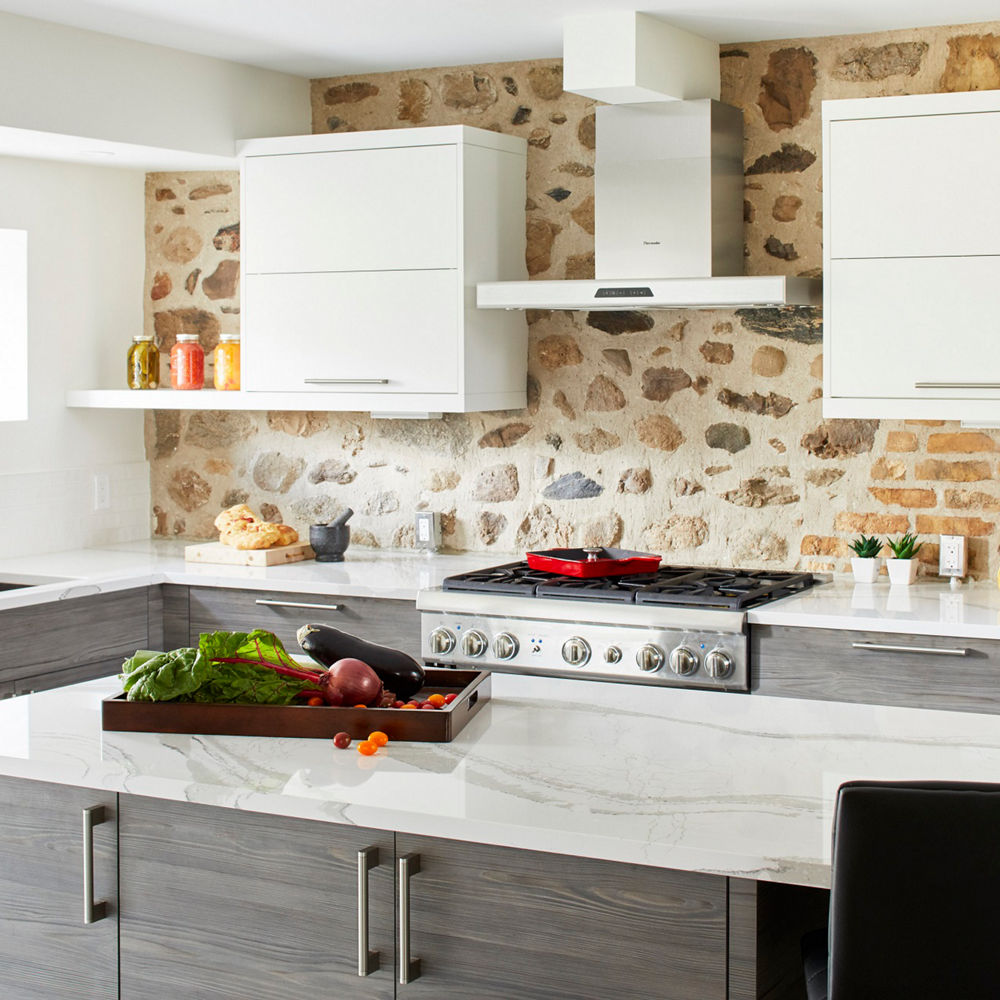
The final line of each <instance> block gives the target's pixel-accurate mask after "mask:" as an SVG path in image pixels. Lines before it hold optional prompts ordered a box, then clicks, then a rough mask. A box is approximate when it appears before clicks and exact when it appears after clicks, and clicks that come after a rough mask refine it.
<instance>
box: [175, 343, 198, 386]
mask: <svg viewBox="0 0 1000 1000" xmlns="http://www.w3.org/2000/svg"><path fill="white" fill-rule="evenodd" d="M204 385H205V351H204V349H203V348H202V346H201V343H200V342H199V340H198V334H196V333H179V334H178V335H177V343H175V344H174V346H173V347H172V348H170V386H171V388H173V389H201V388H203V387H204Z"/></svg>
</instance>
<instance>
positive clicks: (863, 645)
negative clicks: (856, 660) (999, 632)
mask: <svg viewBox="0 0 1000 1000" xmlns="http://www.w3.org/2000/svg"><path fill="white" fill-rule="evenodd" d="M851 645H852V646H853V647H854V648H855V649H870V650H873V651H875V652H878V653H937V654H938V655H939V656H968V655H969V651H968V650H967V649H938V648H936V647H934V646H890V645H888V644H887V643H884V642H852V643H851Z"/></svg>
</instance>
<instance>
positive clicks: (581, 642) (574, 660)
mask: <svg viewBox="0 0 1000 1000" xmlns="http://www.w3.org/2000/svg"><path fill="white" fill-rule="evenodd" d="M562 658H563V659H564V660H565V661H566V662H567V663H568V664H569V665H570V666H571V667H582V666H584V665H585V664H586V663H587V661H588V660H589V659H590V644H589V643H588V642H587V640H586V639H581V638H580V637H579V636H578V635H574V636H573V638H572V639H567V640H566V641H565V642H564V643H563V646H562Z"/></svg>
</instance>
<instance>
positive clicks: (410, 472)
mask: <svg viewBox="0 0 1000 1000" xmlns="http://www.w3.org/2000/svg"><path fill="white" fill-rule="evenodd" d="M720 59H721V68H722V79H723V92H722V99H723V100H724V101H727V102H728V103H731V104H734V105H737V106H739V107H740V108H742V109H743V112H744V119H745V127H746V151H745V173H746V185H745V205H744V218H745V240H746V243H745V255H746V270H747V273H752V274H790V275H819V274H820V269H821V263H822V221H823V220H822V217H821V202H822V199H821V164H820V159H821V157H820V101H821V100H823V99H824V98H841V97H865V96H881V95H887V94H904V93H926V92H933V91H946V90H947V91H955V90H972V89H986V88H1000V22H997V23H993V24H986V25H977V26H971V27H970V26H966V27H952V28H921V29H915V30H912V31H894V32H886V33H880V34H876V35H864V36H851V37H838V38H821V39H797V40H791V41H782V42H762V43H753V44H733V45H723V46H722V47H721V49H720ZM561 81H562V73H561V64H560V62H559V61H558V60H541V61H535V62H521V63H509V64H495V65H484V66H458V67H448V68H443V69H430V70H414V71H404V72H396V73H381V74H375V75H370V76H364V77H358V78H339V79H328V80H316V81H314V82H313V87H312V113H313V130H314V131H315V132H326V131H334V132H345V131H353V130H357V129H378V128H400V127H410V126H421V125H445V124H468V125H475V126H479V127H482V128H487V129H493V130H497V131H502V132H509V133H511V134H514V135H520V136H523V137H524V138H525V139H526V140H527V142H528V198H527V203H526V205H525V231H526V236H527V258H526V260H527V267H528V271H529V273H530V275H531V276H532V277H537V278H581V277H591V276H592V275H593V268H594V244H593V232H594V186H593V173H594V146H595V123H594V105H593V102H591V101H589V100H586V99H584V98H582V97H579V96H577V95H575V94H568V93H564V92H563V90H562V82H561ZM238 180H239V179H238V176H237V175H236V174H234V173H220V174H204V173H198V174H194V173H189V174H179V175H178V174H153V175H150V176H149V177H148V179H147V199H146V203H147V231H146V237H147V275H146V288H145V295H146V298H145V301H146V327H147V330H149V331H150V332H155V333H156V335H157V337H158V339H159V341H160V345H161V348H164V349H166V350H168V349H169V346H170V344H171V343H172V342H173V338H174V337H175V336H176V334H177V333H179V332H182V331H184V332H187V331H190V332H196V333H198V334H199V335H200V336H201V339H202V342H203V344H204V345H205V347H206V348H207V349H210V348H211V347H212V346H214V344H215V342H216V340H217V338H218V336H219V335H220V333H223V332H227V331H235V330H237V329H238V327H239V289H238V287H237V285H238V275H239V272H238V259H239V249H240V242H239V218H238V204H239V199H238ZM526 319H527V322H528V324H529V327H530V348H529V350H530V354H529V376H528V400H529V402H528V406H527V408H526V409H525V410H523V411H517V412H504V413H477V414H466V415H448V416H445V417H444V419H442V420H439V421H430V422H426V421H373V420H372V419H371V417H370V415H368V414H363V413H228V412H227V413H209V412H193V413H176V412H166V411H164V412H160V413H155V414H153V413H151V414H149V415H148V416H147V424H146V436H147V447H148V454H149V458H150V461H151V464H152V469H153V503H154V509H153V517H154V531H155V533H156V534H157V535H161V536H181V537H190V538H203V537H208V536H210V535H212V534H213V528H212V520H213V518H214V517H215V515H216V513H217V512H218V511H219V509H221V508H222V507H225V506H227V505H230V504H232V503H237V502H243V501H246V502H248V503H250V504H251V505H252V506H254V507H256V508H257V509H258V510H259V511H260V512H261V513H262V514H263V515H264V516H265V517H268V518H270V519H283V520H285V521H287V522H291V523H294V524H296V525H297V526H298V527H300V528H303V527H305V526H307V525H308V524H310V523H311V522H314V521H318V520H326V519H328V518H330V517H332V516H334V515H335V514H336V513H337V512H338V511H340V510H342V509H343V508H344V507H345V506H348V505H349V506H351V507H353V508H354V509H355V510H356V511H357V512H358V513H357V516H356V517H355V519H354V521H353V522H352V526H353V528H354V532H353V541H354V543H355V544H356V545H370V546H409V545H412V544H413V512H414V510H415V509H418V508H430V509H435V510H440V511H441V512H442V513H443V515H444V516H443V530H444V539H445V542H446V544H447V545H449V546H451V547H453V548H456V549H481V550H484V552H485V551H488V550H491V549H495V550H500V551H503V550H523V549H525V548H527V547H544V546H552V545H566V544H570V543H581V542H589V543H603V544H609V545H610V544H620V545H623V546H627V547H630V548H638V549H646V550H650V551H655V552H661V553H663V554H664V555H665V556H666V557H667V558H668V559H669V560H672V561H675V562H697V563H702V564H711V563H723V564H743V565H750V566H766V567H775V568H793V567H804V568H815V569H820V570H844V569H846V568H847V565H848V564H847V558H848V556H849V552H848V550H847V542H848V541H849V539H850V538H851V536H852V535H855V534H857V533H859V532H862V531H863V532H865V533H872V532H875V533H878V534H881V535H886V534H889V535H895V534H899V533H902V532H904V531H907V530H910V531H916V532H918V533H920V534H922V535H925V536H927V537H928V540H929V542H930V544H925V546H924V548H923V550H922V551H921V553H920V558H921V561H922V562H923V563H924V569H925V571H927V572H934V570H935V568H936V565H937V545H936V538H935V536H936V535H937V534H938V533H940V532H954V533H958V534H964V535H968V536H969V537H970V552H971V567H972V572H973V574H974V575H976V576H984V575H986V574H992V573H994V572H995V571H996V569H997V565H998V560H997V554H996V541H995V536H996V526H997V520H998V514H1000V490H998V489H997V486H996V483H995V479H996V474H997V458H998V456H997V450H998V441H1000V437H998V435H997V434H996V433H995V432H992V431H985V432H984V431H963V430H961V429H960V428H959V427H958V425H956V424H942V423H939V422H934V421H907V422H905V423H904V422H901V421H874V420H839V421H825V420H824V419H823V417H822V412H821V380H822V366H823V358H822V353H821V350H822V348H821V340H822V316H821V314H820V311H819V310H814V309H799V310H788V311H784V310H766V309H765V310H716V311H708V312H701V311H693V312H681V311H676V312H654V313H645V312H627V311H626V312H618V313H590V314H587V313H582V312H572V313H571V312H549V311H534V312H529V313H528V314H527V317H526ZM859 363H863V364H870V363H871V359H869V358H859ZM484 561H488V556H485V555H484Z"/></svg>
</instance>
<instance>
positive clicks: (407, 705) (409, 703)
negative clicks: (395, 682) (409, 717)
mask: <svg viewBox="0 0 1000 1000" xmlns="http://www.w3.org/2000/svg"><path fill="white" fill-rule="evenodd" d="M400 707H401V708H417V707H418V706H417V705H414V704H413V702H412V701H411V702H408V703H407V704H405V705H401V706H400Z"/></svg>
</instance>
